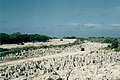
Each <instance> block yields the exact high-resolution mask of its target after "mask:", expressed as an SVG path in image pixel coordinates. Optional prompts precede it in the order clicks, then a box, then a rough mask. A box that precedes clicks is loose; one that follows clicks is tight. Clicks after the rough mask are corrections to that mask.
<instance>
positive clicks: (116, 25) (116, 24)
mask: <svg viewBox="0 0 120 80" xmlns="http://www.w3.org/2000/svg"><path fill="white" fill-rule="evenodd" d="M112 26H113V27H120V24H118V23H115V24H112Z"/></svg>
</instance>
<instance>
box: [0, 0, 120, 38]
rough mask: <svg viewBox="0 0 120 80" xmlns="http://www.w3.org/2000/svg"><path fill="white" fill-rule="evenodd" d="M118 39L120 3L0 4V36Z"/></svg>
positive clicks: (4, 0) (55, 0) (32, 0)
mask: <svg viewBox="0 0 120 80" xmlns="http://www.w3.org/2000/svg"><path fill="white" fill-rule="evenodd" d="M14 32H20V33H25V34H26V33H27V34H34V33H37V34H44V35H48V36H54V37H64V36H78V37H102V36H103V37H120V0H0V33H14Z"/></svg>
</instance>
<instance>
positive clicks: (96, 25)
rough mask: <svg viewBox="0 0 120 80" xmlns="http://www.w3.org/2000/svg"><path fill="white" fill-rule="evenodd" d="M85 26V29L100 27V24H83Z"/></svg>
mask: <svg viewBox="0 0 120 80" xmlns="http://www.w3.org/2000/svg"><path fill="white" fill-rule="evenodd" d="M83 26H85V27H98V26H100V24H95V23H85V24H83Z"/></svg>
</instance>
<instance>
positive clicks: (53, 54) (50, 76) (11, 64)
mask: <svg viewBox="0 0 120 80" xmlns="http://www.w3.org/2000/svg"><path fill="white" fill-rule="evenodd" d="M61 42H63V43H64V44H65V43H66V44H69V43H72V42H74V41H73V40H72V41H71V42H70V40H68V41H66V42H64V40H63V41H61ZM53 43H54V41H53ZM43 44H44V43H43ZM45 44H46V43H45ZM59 45H61V44H59ZM107 46H108V44H105V43H96V42H88V41H85V42H84V43H80V44H75V45H72V46H61V47H52V48H40V49H35V50H28V51H23V52H21V53H15V54H9V55H7V56H6V57H1V59H0V60H1V63H0V80H120V52H115V51H114V50H106V49H104V48H105V47H107ZM18 56H19V57H21V58H18ZM16 57H17V58H16ZM14 58H16V59H15V60H14ZM11 59H12V60H11ZM5 60H6V61H5ZM8 60H9V61H8Z"/></svg>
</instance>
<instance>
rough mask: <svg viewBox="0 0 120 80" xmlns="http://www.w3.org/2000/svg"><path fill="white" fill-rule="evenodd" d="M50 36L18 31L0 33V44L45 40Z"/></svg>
mask: <svg viewBox="0 0 120 80" xmlns="http://www.w3.org/2000/svg"><path fill="white" fill-rule="evenodd" d="M49 39H50V37H48V36H45V35H39V34H29V35H28V34H21V33H19V32H17V33H13V34H6V33H0V44H1V45H2V44H21V45H24V43H23V42H46V41H48V40H49Z"/></svg>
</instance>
